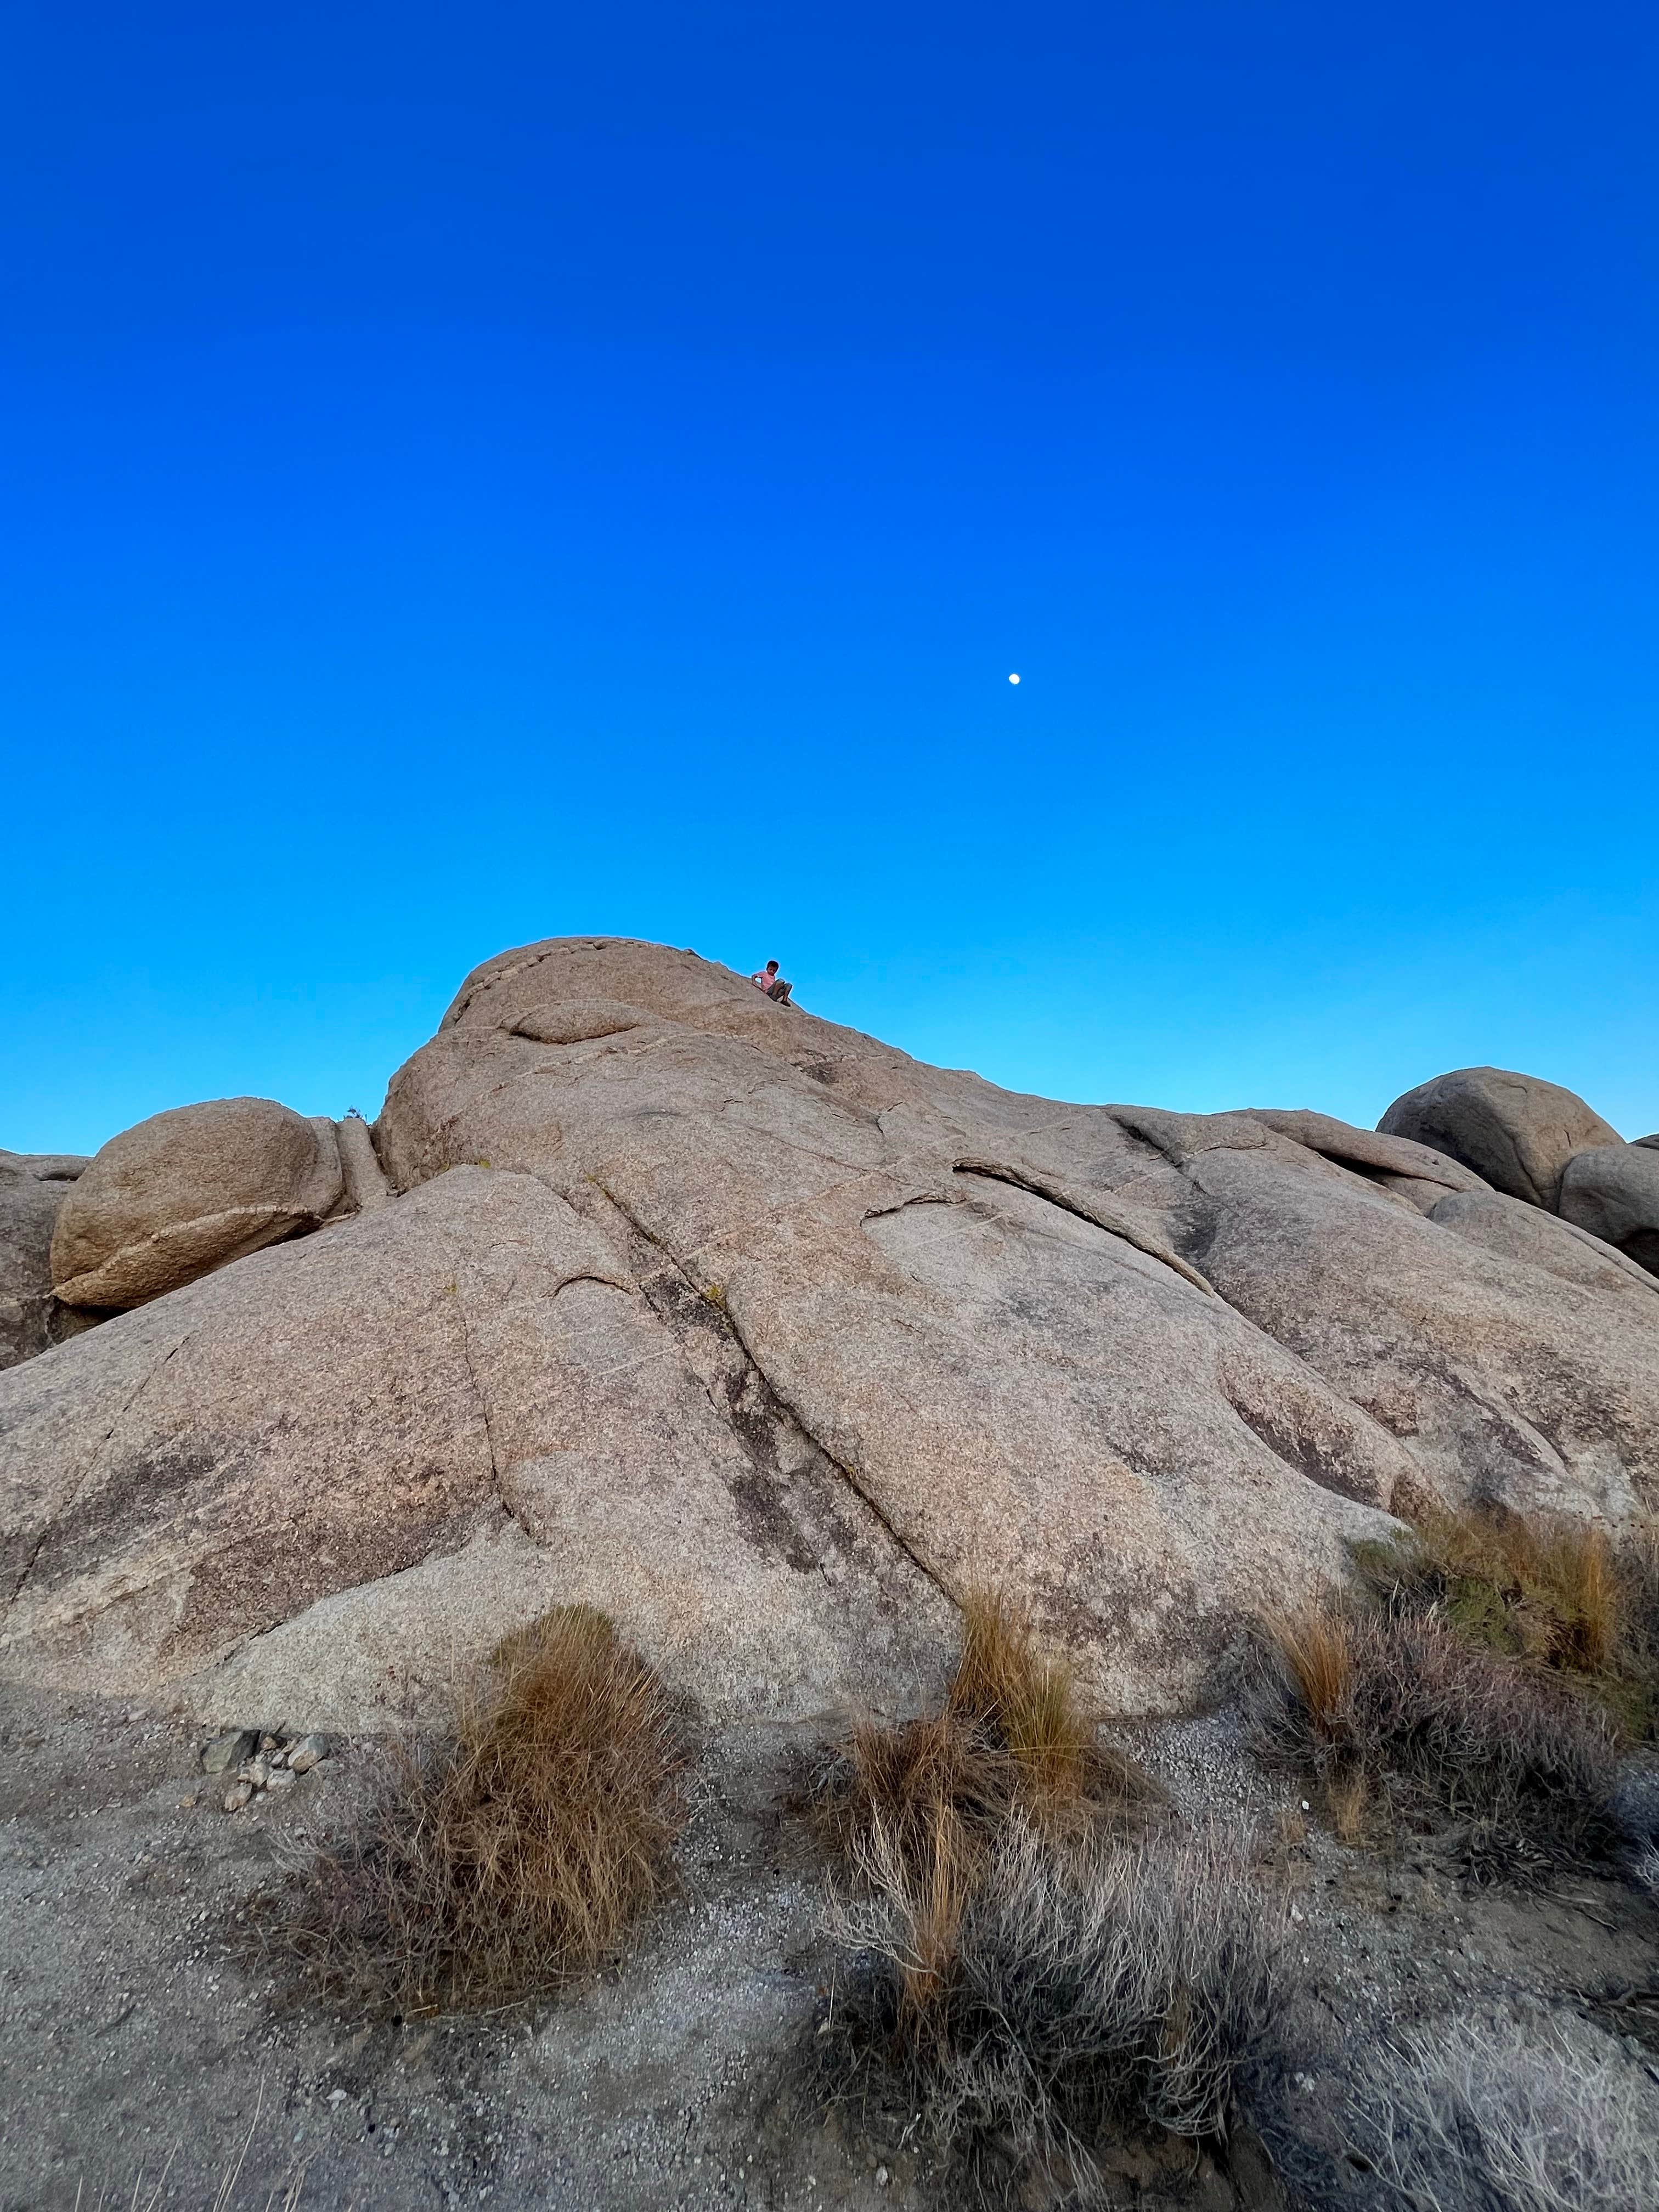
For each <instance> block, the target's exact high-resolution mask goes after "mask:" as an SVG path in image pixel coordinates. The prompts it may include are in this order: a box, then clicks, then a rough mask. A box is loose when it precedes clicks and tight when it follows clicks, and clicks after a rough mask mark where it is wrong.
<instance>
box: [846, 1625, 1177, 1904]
mask: <svg viewBox="0 0 1659 2212" xmlns="http://www.w3.org/2000/svg"><path fill="white" fill-rule="evenodd" d="M1158 1802H1160V1798H1159V1792H1158V1790H1157V1788H1156V1787H1155V1785H1154V1784H1152V1781H1151V1780H1150V1779H1149V1778H1148V1777H1147V1776H1146V1775H1145V1774H1144V1773H1142V1771H1140V1769H1139V1767H1138V1766H1137V1765H1135V1764H1134V1762H1133V1760H1132V1759H1127V1758H1126V1757H1125V1756H1124V1755H1123V1754H1122V1753H1121V1752H1118V1751H1115V1750H1114V1749H1112V1748H1111V1747H1109V1746H1107V1745H1103V1744H1102V1743H1101V1742H1100V1741H1099V1740H1098V1737H1097V1731H1096V1727H1095V1723H1094V1721H1093V1719H1092V1717H1091V1715H1090V1714H1089V1712H1088V1711H1087V1709H1086V1707H1085V1705H1084V1702H1083V1700H1082V1699H1081V1698H1080V1696H1079V1691H1078V1686H1077V1682H1076V1678H1075V1676H1074V1675H1073V1672H1072V1670H1071V1669H1070V1668H1068V1667H1067V1666H1066V1663H1065V1662H1064V1661H1063V1660H1062V1659H1060V1657H1059V1656H1057V1655H1055V1654H1053V1653H1050V1652H1046V1651H1044V1650H1042V1647H1041V1645H1040V1644H1039V1643H1038V1641H1037V1638H1036V1635H1035V1633H1034V1632H1033V1631H1032V1629H1031V1627H1030V1622H1029V1620H1027V1619H1026V1618H1025V1616H1024V1614H1023V1613H1020V1612H1019V1611H1018V1609H1017V1608H1016V1607H1013V1606H1012V1605H1011V1604H1010V1603H1009V1602H1008V1601H1006V1599H1004V1598H1002V1597H1001V1596H1000V1595H997V1594H996V1593H994V1592H987V1591H970V1592H969V1595H967V1597H966V1598H965V1599H964V1601H963V1648H962V1653H961V1656H960V1658H959V1659H958V1661H957V1667H956V1669H955V1672H954V1673H953V1674H952V1676H951V1681H950V1684H949V1686H948V1687H947V1689H946V1692H945V1700H944V1704H943V1706H942V1708H941V1710H940V1711H939V1712H937V1713H933V1714H928V1715H926V1716H924V1717H921V1719H918V1720H913V1721H908V1722H901V1723H897V1724H896V1725H890V1724H887V1723H878V1722H868V1723H865V1724H864V1725H863V1726H862V1727H860V1728H858V1729H854V1732H853V1734H852V1735H851V1736H850V1738H849V1739H848V1742H847V1743H846V1745H845V1746H844V1747H842V1751H841V1753H839V1755H838V1756H837V1758H836V1759H835V1761H834V1762H833V1764H832V1765H831V1767H830V1769H829V1772H828V1773H827V1774H826V1775H825V1776H823V1777H822V1778H820V1782H819V1785H818V1790H817V1812H818V1817H819V1820H820V1821H821V1823H822V1824H823V1825H824V1826H826V1827H827V1828H828V1829H829V1832H831V1835H832V1837H833V1838H834V1839H835V1840H836V1842H837V1843H838V1844H840V1845H841V1847H842V1849H843V1850H853V1849H854V1848H855V1847H856V1845H857V1844H858V1841H859V1839H860V1838H861V1837H863V1836H864V1835H866V1834H867V1833H868V1832H869V1831H870V1830H871V1828H872V1826H873V1825H874V1824H876V1823H878V1822H879V1824H880V1825H881V1826H882V1827H883V1830H884V1833H885V1834H886V1836H887V1837H888V1838H889V1841H890V1844H892V1845H893V1846H894V1847H895V1848H896V1849H898V1850H900V1851H901V1852H902V1854H903V1856H904V1857H905V1858H906V1860H907V1862H908V1863H912V1864H919V1863H922V1862H923V1861H925V1860H926V1859H927V1857H930V1856H931V1855H932V1854H933V1853H934V1852H935V1851H937V1850H947V1851H950V1852H964V1853H966V1854H967V1855H969V1857H972V1856H974V1855H975V1853H977V1852H978V1851H979V1850H981V1849H982V1848H983V1847H984V1845H985V1844H986V1843H987V1841H988V1840H989V1839H990V1838H993V1837H994V1836H995V1834H996V1833H997V1832H999V1830H1000V1827H1001V1826H1003V1825H1004V1824H1005V1823H1006V1820H1008V1819H1009V1818H1010V1816H1011V1815H1012V1814H1013V1813H1014V1812H1015V1811H1016V1810H1017V1809H1018V1810H1019V1811H1022V1812H1024V1813H1025V1814H1027V1815H1028V1816H1029V1817H1030V1818H1031V1819H1033V1820H1036V1821H1037V1822H1039V1823H1040V1824H1042V1825H1044V1826H1051V1827H1056V1828H1059V1827H1071V1828H1075V1829H1079V1830H1081V1829H1086V1828H1089V1827H1092V1826H1096V1825H1097V1824H1098V1823H1100V1822H1101V1821H1103V1820H1134V1819H1138V1818H1139V1817H1141V1816H1143V1815H1144V1814H1146V1812H1147V1811H1148V1810H1149V1809H1151V1808H1152V1807H1153V1806H1154V1805H1156V1804H1157V1803H1158Z"/></svg>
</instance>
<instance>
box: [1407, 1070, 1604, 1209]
mask: <svg viewBox="0 0 1659 2212" xmlns="http://www.w3.org/2000/svg"><path fill="white" fill-rule="evenodd" d="M1376 1126H1377V1127H1378V1128H1379V1129H1380V1130H1383V1131H1386V1132H1387V1133H1389V1135H1391V1136H1396V1137H1411V1138H1414V1139H1416V1140H1417V1142H1418V1143H1419V1144H1424V1145H1433V1146H1437V1148H1438V1149H1439V1150H1440V1151H1441V1152H1448V1153H1449V1154H1450V1155H1451V1157H1452V1158H1453V1159H1455V1160H1462V1162H1463V1163H1464V1164H1465V1165H1466V1166H1468V1167H1470V1168H1473V1169H1474V1171H1475V1173H1476V1174H1477V1175H1480V1176H1483V1177H1484V1178H1485V1179H1486V1182H1489V1183H1490V1184H1491V1185H1492V1188H1493V1189H1494V1190H1502V1191H1507V1192H1508V1193H1509V1194H1510V1197H1511V1198H1524V1199H1525V1200H1527V1202H1528V1205H1529V1206H1545V1207H1547V1208H1548V1209H1549V1210H1550V1211H1551V1212H1553V1211H1554V1208H1555V1201H1556V1199H1557V1198H1558V1196H1559V1194H1560V1189H1561V1176H1562V1173H1563V1171H1564V1170H1565V1167H1566V1164H1567V1162H1568V1161H1569V1160H1570V1159H1571V1158H1572V1156H1573V1154H1574V1153H1575V1152H1588V1151H1589V1149H1590V1148H1591V1147H1592V1146H1596V1145H1616V1144H1619V1143H1620V1142H1621V1139H1620V1134H1619V1132H1618V1131H1617V1129H1615V1128H1613V1127H1611V1126H1610V1125H1609V1124H1608V1123H1607V1122H1606V1121H1603V1120H1602V1119H1601V1115H1599V1114H1597V1113H1596V1112H1595V1110H1594V1109H1592V1108H1590V1107H1589V1106H1587V1105H1586V1104H1585V1103H1584V1101H1583V1099H1582V1098H1580V1097H1577V1095H1576V1094H1575V1093H1574V1092H1572V1091H1564V1090H1563V1089H1562V1088H1561V1086H1560V1085H1559V1084H1557V1083H1542V1082H1541V1081H1540V1080H1539V1079H1538V1078H1537V1077H1536V1076H1535V1075H1516V1074H1513V1073H1511V1072H1510V1070H1509V1069H1508V1068H1503V1067H1460V1068H1456V1069H1454V1071H1453V1072H1452V1073H1451V1074H1449V1075H1437V1076H1436V1077H1435V1079H1434V1080H1433V1081H1432V1082H1431V1083H1424V1084H1419V1086H1418V1088H1417V1089H1416V1090H1415V1091H1407V1093H1406V1095H1405V1096H1404V1097H1403V1098H1396V1099H1395V1102H1394V1103H1393V1105H1392V1106H1390V1107H1389V1110H1388V1112H1387V1113H1386V1114H1385V1115H1383V1119H1382V1120H1381V1121H1379V1122H1378V1123H1377V1125H1376Z"/></svg>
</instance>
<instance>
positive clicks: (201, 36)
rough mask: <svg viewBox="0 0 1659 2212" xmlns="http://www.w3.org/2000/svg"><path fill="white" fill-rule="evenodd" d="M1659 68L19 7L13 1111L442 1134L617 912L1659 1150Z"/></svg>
mask: <svg viewBox="0 0 1659 2212" xmlns="http://www.w3.org/2000/svg"><path fill="white" fill-rule="evenodd" d="M1656 94H1659V14H1656V11H1655V10H1654V9H1653V8H1652V7H1651V5H1649V4H1631V5H1627V6H1610V5H1605V4H1599V3H1598V0H1580V4H1578V5H1577V6H1575V7H1573V8H1571V9H1569V8H1565V7H1561V6H1555V7H1543V6H1539V5H1528V4H1525V3H1524V0H1522V4H1519V5H1517V4H1515V0H1506V4H1504V5H1503V6H1498V5H1495V4H1494V5H1474V4H1464V5H1461V6H1460V5H1455V4H1454V5H1450V6H1448V5H1447V4H1445V0H1436V4H1434V5H1432V6H1430V5H1424V4H1419V0H1395V4H1393V5H1391V6H1389V8H1386V9H1383V8H1376V7H1372V8H1347V7H1333V6H1332V5H1331V4H1330V3H1329V0H1306V4H1304V0H1285V4H1280V3H1279V0H1158V4H1156V5H1152V6H1148V5H1146V4H1144V0H1142V3H1141V4H1136V5H1134V6H1127V5H1120V4H1118V0H1091V4H1087V5H1081V4H1079V5H1073V6H1056V5H1047V4H1043V3H1042V0H1036V4H1029V5H1024V6H1020V7H1009V6H1006V5H1005V4H999V5H995V6H988V5H976V4H964V0H951V4H950V5H948V6H945V5H938V6H934V5H917V4H908V5H907V4H905V0H884V4H882V5H880V6H875V5H870V4H866V0H835V4H834V5H833V6H829V5H822V6H821V5H817V4H815V0H788V4H783V0H769V4H766V5H738V4H732V0H712V3H711V4H708V5H704V6H702V7H698V8H687V7H684V6H683V5H675V6H668V5H665V4H660V0H636V4H635V5H634V6H632V7H631V8H628V9H615V8H611V9H607V8H592V7H585V8H580V9H578V8H574V7H559V6H551V7H550V6H548V5H547V4H545V0H535V4H523V5H507V4H499V0H469V4H468V5H467V6H465V7H464V8H463V7H460V6H457V5H453V4H450V5H444V6H438V7H435V6H429V5H423V4H421V0H398V4H397V5H395V6H392V5H389V4H388V5H382V4H357V0H340V3H339V4H337V5H333V6H330V7H327V8H325V7H322V6H320V5H318V4H314V0H297V3H296V4H288V5H284V6H282V7H273V8H258V9H246V8H233V9H228V8H226V7H224V6H223V5H222V4H218V5H214V6H211V7H210V6H207V5H200V6H183V5H177V4H173V0H155V4H151V5H147V6H145V7H143V8H133V7H131V6H130V5H125V4H123V5H120V6H116V5H113V4H104V5H99V4H81V3H80V0H9V4H5V5H3V6H0V266H3V270H4V282H3V286H0V416H3V423H4V432H3V460H0V716H3V726H0V749H3V775H0V793H3V801H4V807H5V817H6V820H5V835H4V843H3V848H0V849H3V854H4V866H3V872H0V902H3V911H0V946H3V951H0V969H3V987H0V1145H4V1146H13V1147H17V1148H21V1149H26V1150H58V1149H69V1148H75V1149H90V1148H92V1147H93V1146H96V1145H98V1144H100V1142H102V1141H103V1140H104V1139H106V1138H107V1137H108V1136H110V1135H111V1134H112V1133H114V1132H115V1131H116V1130H117V1129H118V1128H120V1127H125V1125H127V1124H128V1123H130V1122H131V1121H136V1120H137V1119H139V1118H140V1117H141V1116H142V1115H146V1114H149V1113H153V1112H155V1111H156V1110H157V1109H160V1108H161V1107H164V1106H169V1105H175V1104H181V1103H185V1102H187V1101H189V1100H191V1099H196V1098H201V1097H218V1096H222V1095H225V1094H229V1093H234V1092H243V1091H252V1092H258V1093H263V1094H266V1095H270V1096H273V1097H279V1098H283V1099H285V1100H287V1101H288V1102H289V1103H291V1104H293V1105H294V1106H296V1107H298V1108H300V1109H301V1110H303V1111H306V1112H328V1113H331V1114H339V1113H341V1112H343V1110H344V1109H346V1108H347V1107H348V1106H350V1105H356V1106H359V1107H360V1108H361V1109H362V1110H363V1111H364V1112H366V1113H368V1114H370V1115H372V1114H373V1113H374V1111H375V1109H376V1108H377V1107H378V1105H379V1103H380V1097H381V1095H382V1092H383V1091H384V1087H385V1085H386V1079H387V1078H388V1076H389V1075H390V1074H391V1073H392V1070H393V1068H394V1067H395V1066H397V1065H398V1062H399V1061H400V1060H402V1059H404V1057H405V1056H406V1055H407V1054H409V1053H410V1051H412V1050H413V1049H414V1048H416V1046H417V1045H418V1044H419V1043H421V1042H422V1041H423V1039H424V1038H425V1037H426V1036H428V1035H429V1033H430V1032H431V1030H432V1028H433V1026H434V1024H435V1021H436V1019H437V1018H438V1016H439V1014H440V1013H441V1010H442V1008H443V1007H444V1006H445V1005H446V1004H447V1001H448V1000H449V998H450V997H451V995H452V994H453V991H454V989H455V987H456V986H457V985H458V984H459V981H460V978H461V976H462V975H463V974H464V973H465V970H466V969H468V968H469V967H470V966H471V965H472V964H473V963H475V962H477V961H478V960H480V959H483V958H485V957H488V956H489V955H490V954H491V953H494V952H495V951H500V950H501V949H502V948H504V947H505V946H507V945H513V944H518V943H522V942H524V941H526V940H527V939H534V938H538V937H545V936H553V935H561V934H565V933H575V932H588V931H596V932H599V931H602V932H609V933H623V934H628V935H633V936H641V937H653V938H660V939H665V940H667V941H669V942H671V943H674V944H678V945H695V946H696V948H697V950H698V951H702V952H705V953H708V954H711V955H713V956H714V957H718V958H720V959H723V960H725V961H727V962H729V963H731V964H732V965H733V966H734V967H738V968H740V969H745V970H746V969H750V968H751V967H754V966H755V965H757V963H759V962H760V961H762V960H763V959H764V958H766V957H769V956H771V955H775V956H776V957H778V958H780V959H781V961H782V963H783V965H784V969H785V972H786V973H787V974H789V975H792V976H793V978H794V979H795V981H796V984H797V987H798V990H799V995H800V997H801V999H802V1000H803V1001H804V1002H805V1004H806V1005H808V1006H811V1007H812V1008H814V1009H815V1010H817V1011H821V1012H824V1013H827V1014H829V1015H831V1016H832V1017H834V1018H836V1019H837V1020H841V1021H846V1022H851V1023H854V1024H857V1025H858V1026H859V1027H860V1028H863V1029H867V1030H873V1031H875V1032H876V1033H878V1035H880V1036H884V1037H887V1038H889V1039H890V1040H891V1041H893V1042H896V1043H898V1044H900V1045H902V1046H903V1047H905V1048H907V1049H908V1050H910V1051H912V1052H915V1053H918V1054H922V1055H924V1056H926V1057H927V1058H929V1059H934V1060H942V1061H945V1062H946V1063H948V1064H950V1065H951V1066H973V1067H975V1068H978V1069H979V1070H981V1072H982V1073H985V1074H987V1075H988V1076H990V1077H992V1078H994V1079H995V1080H997V1081H999V1082H1001V1083H1006V1084H1009V1085H1015V1086H1018V1087H1020V1088H1026V1089H1031V1090H1036V1091H1047V1092H1050V1093H1053V1094H1055V1095H1059V1096H1064V1097H1076V1098H1092V1099H1103V1100H1107V1099H1119V1100H1123V1099H1130V1100H1139V1101H1145V1102H1150V1103H1158V1104H1163V1105H1168V1106H1175V1107H1188V1108H1198V1109H1211V1108H1219V1107H1225V1106H1235V1105H1250V1104H1257V1105H1285V1106H1298V1105H1313V1106H1317V1107H1321V1108H1323V1109H1327V1110H1329V1111H1332V1112H1334V1113H1337V1114H1340V1115H1345V1116H1346V1117H1349V1118H1351V1119H1353V1120H1357V1121H1366V1122H1369V1121H1374V1120H1375V1119H1376V1116H1377V1115H1378V1114H1379V1113H1380V1112H1381V1111H1382V1109H1383V1107H1384V1106H1385V1105H1387V1103H1389V1100H1390V1099H1391V1098H1392V1097H1394V1096H1395V1094H1396V1093H1397V1092H1399V1091H1402V1090H1404V1089H1406V1088H1407V1086H1408V1085H1412V1084H1413V1083H1417V1082H1419V1081H1421V1080H1422V1079H1425V1077H1427V1076H1429V1075H1431V1074H1434V1073H1437V1072H1439V1071H1440V1070H1442V1069H1444V1068H1447V1067H1452V1066H1462V1065H1467V1064H1468V1063H1471V1062H1477V1061H1488V1060H1490V1061H1495V1062H1497V1063H1498V1064H1500V1065H1504V1066H1515V1067H1521V1068H1524V1069H1528V1070H1531V1071H1534V1072H1535V1073H1541V1074H1543V1075H1547V1076H1549V1077H1551V1078H1553V1079H1556V1080H1557V1081H1560V1082H1564V1083H1566V1084H1568V1085H1571V1086H1572V1087H1573V1088H1574V1089H1577V1090H1580V1091H1583V1092H1584V1093H1585V1094H1586V1095H1587V1096H1588V1097H1589V1098H1590V1099H1591V1100H1592V1101H1593V1103H1595V1105H1596V1106H1597V1107H1598V1108H1599V1109H1601V1111H1602V1112H1603V1113H1605V1114H1606V1115H1608V1116H1609V1118H1610V1119H1611V1120H1612V1121H1613V1122H1614V1123H1615V1124H1616V1125H1617V1126H1618V1127H1621V1128H1622V1129H1623V1130H1624V1131H1625V1132H1626V1134H1628V1135H1632V1136H1633V1135H1639V1134H1641V1133H1644V1131H1646V1130H1649V1129H1653V1128H1656V1127H1659V767H1656V745H1655V738H1656V709H1659V620H1656V584H1659V550H1656V516H1659V404H1656V402H1659V374H1656V371H1659V344H1656V340H1659V314H1656V307H1659V268H1656V260H1659V254H1656V241H1659V221H1656V218H1659V131H1656V130H1655V127H1654V116H1655V113H1656V111H1659V99H1656ZM1014 670H1017V671H1019V673H1020V675H1021V677H1022V678H1023V679H1024V680H1023V681H1022V683H1021V684H1019V686H1018V688H1017V689H1016V688H1015V687H1013V686H1012V685H1010V684H1009V683H1008V681H1007V677H1008V674H1009V672H1010V671H1014Z"/></svg>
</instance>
